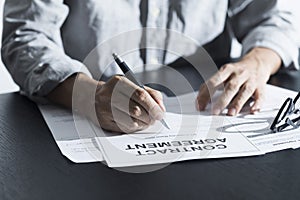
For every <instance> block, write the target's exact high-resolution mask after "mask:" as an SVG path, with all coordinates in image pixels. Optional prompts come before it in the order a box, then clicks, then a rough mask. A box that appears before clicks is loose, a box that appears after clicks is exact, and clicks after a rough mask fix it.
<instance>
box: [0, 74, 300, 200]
mask: <svg viewBox="0 0 300 200" xmlns="http://www.w3.org/2000/svg"><path fill="white" fill-rule="evenodd" d="M153 73H154V72H153ZM153 73H152V76H154V77H159V76H163V75H162V74H161V73H160V74H159V75H157V74H156V75H155V74H153ZM188 74H189V75H191V78H190V80H191V81H192V82H193V84H192V85H193V87H198V84H199V83H198V82H197V81H199V80H197V78H195V77H193V73H190V72H186V75H188ZM150 75H151V74H150ZM163 77H164V76H163ZM152 78H153V77H152ZM164 78H165V79H166V80H167V79H170V81H171V79H172V77H169V78H168V76H165V77H164ZM173 81H174V79H173ZM270 83H272V84H275V85H279V86H283V87H285V88H289V89H293V90H300V72H292V73H279V74H277V75H276V76H274V77H272V78H271V81H270ZM299 131H300V130H299ZM0 199H1V200H6V199H13V200H15V199H28V200H34V199H37V200H44V199H49V200H53V199H72V200H75V199H103V200H110V199H124V200H125V199H126V200H131V199H143V200H146V199H152V200H154V199H188V200H190V199H300V149H299V150H285V151H280V152H276V153H270V154H267V155H264V156H256V157H247V158H230V159H211V160H193V161H185V162H179V163H174V164H171V165H169V166H168V167H166V168H163V169H161V170H158V171H155V172H150V173H143V174H131V173H125V172H120V171H117V170H114V169H110V168H108V167H106V166H105V165H103V164H101V163H92V164H74V163H72V162H70V161H69V160H67V159H66V158H65V157H63V156H62V155H61V153H60V151H59V149H58V147H57V146H56V144H55V141H54V140H53V138H52V135H51V132H50V131H49V129H48V127H47V125H46V123H45V121H44V120H43V118H42V115H41V114H40V112H39V110H38V108H37V106H36V105H35V104H34V103H33V102H31V101H30V100H28V99H27V98H26V97H23V96H21V95H19V94H18V93H10V94H3V95H0Z"/></svg>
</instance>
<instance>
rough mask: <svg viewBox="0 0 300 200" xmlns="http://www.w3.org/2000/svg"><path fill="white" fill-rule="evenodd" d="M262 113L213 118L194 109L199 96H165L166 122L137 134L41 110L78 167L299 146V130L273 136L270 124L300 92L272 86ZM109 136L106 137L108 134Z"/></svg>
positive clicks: (59, 110)
mask: <svg viewBox="0 0 300 200" xmlns="http://www.w3.org/2000/svg"><path fill="white" fill-rule="evenodd" d="M266 91H267V93H266V100H265V103H264V105H263V107H262V110H261V112H260V113H258V114H256V115H250V114H245V113H244V114H243V113H242V114H240V115H238V116H237V117H228V116H225V115H221V116H211V115H209V112H200V113H199V112H197V111H196V110H195V98H196V95H197V93H190V94H185V95H182V96H178V97H166V98H165V100H164V101H165V105H166V107H167V110H168V112H167V113H166V116H165V120H166V121H167V123H168V124H169V126H170V127H171V129H170V130H168V129H166V128H164V127H163V126H162V125H161V124H160V123H155V124H154V125H153V126H151V127H150V128H148V129H146V130H144V131H140V132H138V133H134V134H122V135H119V134H114V133H109V132H105V131H103V130H102V129H100V128H99V127H96V126H95V125H94V124H92V123H90V122H89V121H88V120H86V119H85V118H82V117H80V116H77V115H74V116H73V115H72V113H71V112H69V111H66V110H64V109H62V108H59V107H56V106H52V105H40V106H39V108H40V110H41V112H42V114H43V116H44V118H45V120H46V122H47V124H48V126H49V128H50V130H51V132H52V134H53V136H54V139H55V141H56V142H57V145H58V146H59V148H60V150H61V152H62V154H63V155H65V156H66V157H67V158H69V159H70V160H72V161H73V162H76V163H84V162H96V161H105V162H106V163H107V165H108V166H110V167H126V166H137V165H150V164H158V163H171V162H176V161H183V160H190V159H206V158H224V157H240V156H253V155H261V154H265V153H268V152H273V151H278V150H283V149H287V148H298V147H299V146H300V133H299V130H290V131H285V132H282V133H276V134H275V133H272V132H271V131H270V130H269V126H270V124H271V123H272V121H273V118H274V117H275V115H276V113H277V112H278V109H279V108H280V106H281V104H282V103H283V102H284V100H285V99H286V98H287V97H294V96H295V95H296V94H297V93H296V92H293V91H290V90H286V89H282V88H278V87H274V86H270V85H268V86H267V88H266ZM103 135H105V136H103Z"/></svg>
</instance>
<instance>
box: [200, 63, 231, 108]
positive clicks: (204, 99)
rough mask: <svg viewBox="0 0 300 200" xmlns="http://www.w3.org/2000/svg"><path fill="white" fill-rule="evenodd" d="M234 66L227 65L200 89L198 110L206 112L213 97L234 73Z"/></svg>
mask: <svg viewBox="0 0 300 200" xmlns="http://www.w3.org/2000/svg"><path fill="white" fill-rule="evenodd" d="M233 69H234V66H233V64H227V65H224V66H223V67H221V69H220V70H219V71H218V72H217V73H216V74H215V75H213V76H212V77H211V78H210V79H209V80H208V81H206V83H204V84H202V85H201V86H200V88H199V93H198V96H197V100H196V108H197V110H199V111H202V110H205V107H206V106H207V104H208V103H209V102H210V101H211V97H212V96H213V94H214V93H215V91H216V90H217V88H218V87H219V86H220V85H222V84H223V83H224V82H225V81H226V80H227V79H228V78H229V77H230V75H231V73H232V72H233Z"/></svg>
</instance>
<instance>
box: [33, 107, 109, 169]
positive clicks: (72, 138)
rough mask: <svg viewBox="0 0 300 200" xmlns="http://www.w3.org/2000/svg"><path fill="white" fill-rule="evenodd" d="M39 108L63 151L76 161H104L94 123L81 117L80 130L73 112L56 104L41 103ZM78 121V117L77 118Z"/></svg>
mask: <svg viewBox="0 0 300 200" xmlns="http://www.w3.org/2000/svg"><path fill="white" fill-rule="evenodd" d="M39 109H40V111H41V113H42V115H43V117H44V119H45V121H46V123H47V125H48V127H49V129H50V131H51V133H52V135H53V137H54V139H55V141H56V144H57V145H58V147H59V149H60V151H61V153H62V154H63V155H64V156H66V157H67V158H68V159H69V160H71V161H73V162H75V163H86V162H97V161H103V157H102V154H101V151H100V148H99V147H98V144H97V143H96V142H95V138H94V137H93V135H94V125H93V124H91V123H90V122H89V121H88V120H86V119H85V118H81V120H80V125H81V126H80V127H81V130H82V129H85V132H84V131H81V132H80V133H79V132H78V129H77V127H76V124H75V122H74V117H73V115H72V112H70V111H69V110H67V109H64V108H61V107H58V106H54V105H39ZM77 121H78V118H77Z"/></svg>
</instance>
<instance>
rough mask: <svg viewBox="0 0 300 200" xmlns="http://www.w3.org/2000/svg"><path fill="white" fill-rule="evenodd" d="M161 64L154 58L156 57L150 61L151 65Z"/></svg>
mask: <svg viewBox="0 0 300 200" xmlns="http://www.w3.org/2000/svg"><path fill="white" fill-rule="evenodd" d="M158 63H159V62H158V59H157V58H154V57H152V58H151V59H150V64H155V65H157V64H158Z"/></svg>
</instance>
